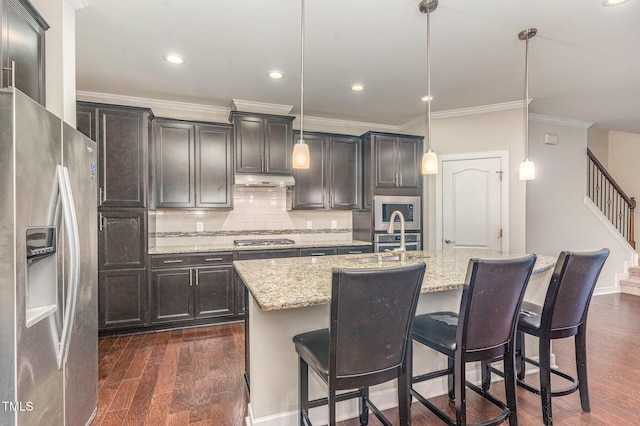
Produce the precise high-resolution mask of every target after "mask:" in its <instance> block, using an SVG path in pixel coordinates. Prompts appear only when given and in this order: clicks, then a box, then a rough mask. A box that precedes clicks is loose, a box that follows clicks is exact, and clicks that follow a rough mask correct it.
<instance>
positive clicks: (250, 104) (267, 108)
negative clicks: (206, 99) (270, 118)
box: [231, 99, 293, 115]
mask: <svg viewBox="0 0 640 426" xmlns="http://www.w3.org/2000/svg"><path fill="white" fill-rule="evenodd" d="M231 109H232V110H233V111H244V112H257V113H261V114H275V115H287V114H289V113H290V112H291V110H292V109H293V106H292V105H280V104H269V103H265V102H255V101H245V100H242V99H232V100H231Z"/></svg>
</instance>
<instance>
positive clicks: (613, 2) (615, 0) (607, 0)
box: [602, 0, 629, 6]
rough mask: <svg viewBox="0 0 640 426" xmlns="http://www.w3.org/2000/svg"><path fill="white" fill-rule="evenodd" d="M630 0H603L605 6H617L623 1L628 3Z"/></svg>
mask: <svg viewBox="0 0 640 426" xmlns="http://www.w3.org/2000/svg"><path fill="white" fill-rule="evenodd" d="M628 1H629V0H602V5H603V6H617V5H619V4H622V3H626V2H628Z"/></svg>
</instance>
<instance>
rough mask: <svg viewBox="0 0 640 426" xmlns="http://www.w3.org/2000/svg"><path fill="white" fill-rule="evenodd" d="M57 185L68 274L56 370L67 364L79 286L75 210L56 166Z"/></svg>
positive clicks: (68, 185)
mask: <svg viewBox="0 0 640 426" xmlns="http://www.w3.org/2000/svg"><path fill="white" fill-rule="evenodd" d="M57 173H58V185H59V191H60V198H61V200H62V214H63V218H64V223H65V227H64V228H65V233H66V237H67V244H68V253H69V273H68V275H67V276H68V286H67V300H66V303H65V305H66V306H65V307H66V309H65V312H64V321H63V323H62V333H61V336H60V343H59V346H58V352H57V354H56V358H57V361H58V369H60V368H62V365H64V364H65V363H66V362H67V355H68V352H69V340H70V338H71V330H72V329H73V321H74V318H75V312H76V304H77V300H78V286H79V284H80V238H79V236H78V220H77V217H76V208H75V203H74V201H73V194H72V192H71V183H70V182H69V171H68V169H67V168H66V167H63V166H58V167H57Z"/></svg>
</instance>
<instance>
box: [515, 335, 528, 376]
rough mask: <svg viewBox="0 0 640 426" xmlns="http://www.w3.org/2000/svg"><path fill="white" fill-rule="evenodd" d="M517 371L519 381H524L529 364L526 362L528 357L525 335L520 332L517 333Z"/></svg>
mask: <svg viewBox="0 0 640 426" xmlns="http://www.w3.org/2000/svg"><path fill="white" fill-rule="evenodd" d="M516 354H517V358H516V371H517V373H518V379H520V380H524V376H525V374H526V372H527V363H526V362H525V360H524V357H525V355H526V353H525V351H524V333H523V332H522V331H518V332H517V333H516Z"/></svg>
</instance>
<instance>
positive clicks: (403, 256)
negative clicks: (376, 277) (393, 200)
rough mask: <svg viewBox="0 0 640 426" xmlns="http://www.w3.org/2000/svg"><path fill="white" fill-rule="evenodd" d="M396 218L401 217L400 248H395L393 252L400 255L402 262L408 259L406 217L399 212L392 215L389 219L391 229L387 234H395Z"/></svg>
mask: <svg viewBox="0 0 640 426" xmlns="http://www.w3.org/2000/svg"><path fill="white" fill-rule="evenodd" d="M396 216H400V247H398V248H394V249H393V250H391V251H393V252H397V253H399V254H400V260H401V261H405V260H406V259H407V245H406V244H405V240H404V216H403V215H402V213H401V212H400V211H399V210H396V211H394V212H393V213H391V218H390V219H389V229H387V233H388V234H393V232H394V223H395V220H396Z"/></svg>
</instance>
